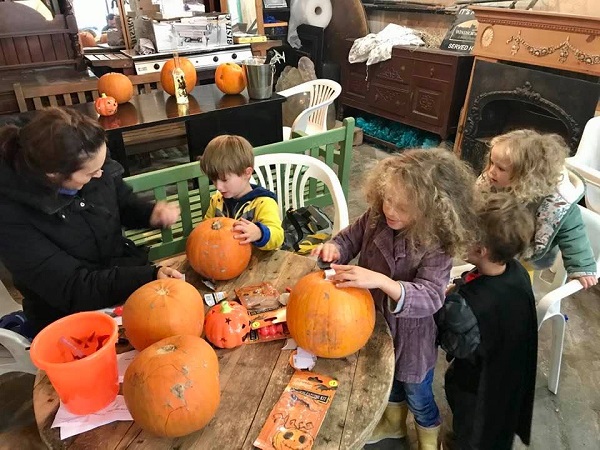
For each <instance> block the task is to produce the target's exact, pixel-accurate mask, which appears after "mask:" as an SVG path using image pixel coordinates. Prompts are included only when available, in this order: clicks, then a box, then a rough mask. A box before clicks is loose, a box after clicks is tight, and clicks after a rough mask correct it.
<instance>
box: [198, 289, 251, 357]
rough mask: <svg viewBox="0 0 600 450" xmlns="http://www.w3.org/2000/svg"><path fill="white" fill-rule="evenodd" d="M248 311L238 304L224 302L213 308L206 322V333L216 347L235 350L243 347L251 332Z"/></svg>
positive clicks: (207, 315)
mask: <svg viewBox="0 0 600 450" xmlns="http://www.w3.org/2000/svg"><path fill="white" fill-rule="evenodd" d="M249 322H250V317H248V310H247V309H246V308H245V307H244V306H242V305H240V304H239V303H236V302H229V301H227V300H223V301H222V302H221V303H219V304H218V305H215V306H213V307H212V308H211V309H210V311H208V314H206V319H205V321H204V332H205V334H206V339H208V340H209V341H210V342H211V343H212V344H213V345H214V346H216V347H219V348H234V347H238V346H240V345H242V344H243V343H244V340H245V339H246V337H247V336H248V333H249V330H250V323H249Z"/></svg>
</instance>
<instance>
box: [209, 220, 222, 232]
mask: <svg viewBox="0 0 600 450" xmlns="http://www.w3.org/2000/svg"><path fill="white" fill-rule="evenodd" d="M210 227H211V228H212V229H213V230H220V229H221V228H222V227H223V224H222V223H221V221H220V220H215V221H214V222H213V223H212V225H211V226H210Z"/></svg>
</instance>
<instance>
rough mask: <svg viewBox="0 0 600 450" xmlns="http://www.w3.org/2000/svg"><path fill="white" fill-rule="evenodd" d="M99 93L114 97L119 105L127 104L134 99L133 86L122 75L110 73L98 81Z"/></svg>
mask: <svg viewBox="0 0 600 450" xmlns="http://www.w3.org/2000/svg"><path fill="white" fill-rule="evenodd" d="M98 92H103V93H105V94H106V95H108V96H109V97H113V98H114V99H115V100H116V101H117V103H119V104H121V103H127V102H128V101H129V100H131V97H133V84H132V83H131V80H130V79H129V78H127V77H126V76H125V75H123V74H122V73H116V72H110V73H106V74H104V75H102V76H101V77H100V79H99V80H98Z"/></svg>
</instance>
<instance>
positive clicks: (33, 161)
mask: <svg viewBox="0 0 600 450" xmlns="http://www.w3.org/2000/svg"><path fill="white" fill-rule="evenodd" d="M105 140H106V134H105V132H104V129H103V128H102V127H101V126H100V124H98V122H97V121H95V120H94V119H92V118H91V117H88V116H85V115H83V114H81V113H80V112H78V111H76V110H74V109H71V108H46V109H43V110H40V111H37V112H36V114H35V115H34V116H33V118H32V119H31V121H29V122H28V123H27V124H25V125H24V126H23V127H21V128H19V127H18V126H16V125H6V126H5V127H2V128H0V160H2V161H3V162H4V163H5V164H7V165H9V166H11V167H12V168H13V169H14V170H15V171H16V172H18V173H20V174H23V175H26V176H28V177H32V178H34V179H35V180H37V181H39V182H42V183H44V184H48V183H49V181H50V180H49V179H48V177H47V176H46V174H49V173H52V174H57V175H58V176H57V177H56V178H55V179H53V184H60V183H62V182H63V181H64V180H66V179H68V178H69V177H70V176H71V175H72V174H73V173H74V172H76V171H78V170H79V169H81V167H82V166H83V164H84V163H85V161H87V160H88V159H90V158H92V157H94V156H95V155H96V153H97V152H98V150H99V149H100V147H101V146H102V144H103V143H104V142H105Z"/></svg>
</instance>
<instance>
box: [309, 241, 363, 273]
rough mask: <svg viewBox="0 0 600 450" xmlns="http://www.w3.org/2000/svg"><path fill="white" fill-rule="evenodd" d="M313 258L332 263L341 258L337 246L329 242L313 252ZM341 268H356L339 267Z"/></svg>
mask: <svg viewBox="0 0 600 450" xmlns="http://www.w3.org/2000/svg"><path fill="white" fill-rule="evenodd" d="M310 254H311V255H312V256H317V257H319V258H321V261H325V262H331V261H337V260H338V259H340V258H341V256H342V255H341V254H340V249H339V248H338V247H337V245H335V244H331V243H329V242H327V243H325V244H319V245H317V246H316V247H315V248H314V249H313V250H312V252H310ZM339 267H354V266H339Z"/></svg>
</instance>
